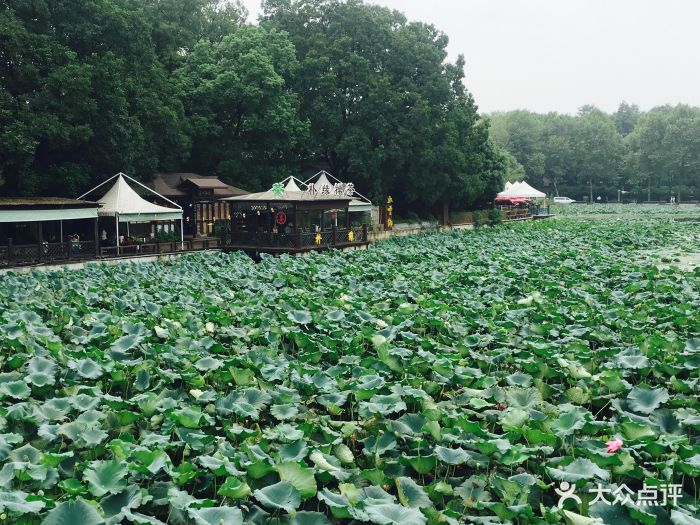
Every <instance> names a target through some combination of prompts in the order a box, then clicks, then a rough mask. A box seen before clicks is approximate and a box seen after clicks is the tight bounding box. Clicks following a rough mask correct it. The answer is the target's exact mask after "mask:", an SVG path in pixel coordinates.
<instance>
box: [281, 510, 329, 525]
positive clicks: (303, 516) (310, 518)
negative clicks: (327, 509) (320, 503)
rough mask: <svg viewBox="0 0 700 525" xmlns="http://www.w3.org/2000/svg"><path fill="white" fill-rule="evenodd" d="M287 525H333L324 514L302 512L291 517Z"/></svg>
mask: <svg viewBox="0 0 700 525" xmlns="http://www.w3.org/2000/svg"><path fill="white" fill-rule="evenodd" d="M285 525H333V522H331V520H329V519H328V518H327V517H326V516H325V515H324V514H321V513H320V512H310V511H306V510H302V511H299V512H297V513H296V515H294V516H290V517H289V521H287V522H286V524H285Z"/></svg>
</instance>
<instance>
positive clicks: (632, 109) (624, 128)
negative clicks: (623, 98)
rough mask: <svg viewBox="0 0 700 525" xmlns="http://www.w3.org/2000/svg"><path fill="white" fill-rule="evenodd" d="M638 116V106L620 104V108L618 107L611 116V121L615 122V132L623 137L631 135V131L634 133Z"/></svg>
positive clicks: (625, 103)
mask: <svg viewBox="0 0 700 525" xmlns="http://www.w3.org/2000/svg"><path fill="white" fill-rule="evenodd" d="M640 115H641V112H640V111H639V106H637V105H636V104H632V105H630V104H628V103H627V102H622V103H621V104H620V107H618V108H617V111H616V112H615V113H614V114H613V120H614V121H615V128H616V129H617V132H618V133H619V134H620V135H622V136H623V137H626V136H627V135H629V134H630V133H632V131H634V127H635V126H636V125H637V121H638V120H639V117H640Z"/></svg>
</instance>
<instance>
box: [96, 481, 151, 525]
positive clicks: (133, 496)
mask: <svg viewBox="0 0 700 525" xmlns="http://www.w3.org/2000/svg"><path fill="white" fill-rule="evenodd" d="M142 501H143V493H142V492H141V490H140V489H139V488H138V487H136V486H134V485H132V486H130V487H128V488H127V489H126V490H124V491H122V492H120V493H118V494H112V495H110V496H106V497H104V498H102V500H100V507H102V510H103V511H104V516H105V518H107V519H108V520H110V521H113V522H116V521H117V520H119V519H121V518H122V517H123V516H124V514H125V511H126V510H128V509H137V508H139V507H140V506H141V503H142Z"/></svg>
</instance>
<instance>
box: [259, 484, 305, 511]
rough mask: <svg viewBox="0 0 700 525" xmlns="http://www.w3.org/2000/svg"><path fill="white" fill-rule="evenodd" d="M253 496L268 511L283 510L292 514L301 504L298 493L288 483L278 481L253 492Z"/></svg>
mask: <svg viewBox="0 0 700 525" xmlns="http://www.w3.org/2000/svg"><path fill="white" fill-rule="evenodd" d="M253 496H254V497H255V499H257V500H258V501H259V502H260V503H262V504H263V505H264V506H265V507H267V508H268V509H284V510H285V511H287V512H288V513H293V512H294V511H296V510H297V509H298V508H299V505H300V504H301V495H300V494H299V491H298V490H297V489H296V488H295V487H294V485H292V483H290V482H289V481H280V482H278V483H275V484H274V485H268V486H267V487H264V488H262V489H258V490H256V491H255V492H253Z"/></svg>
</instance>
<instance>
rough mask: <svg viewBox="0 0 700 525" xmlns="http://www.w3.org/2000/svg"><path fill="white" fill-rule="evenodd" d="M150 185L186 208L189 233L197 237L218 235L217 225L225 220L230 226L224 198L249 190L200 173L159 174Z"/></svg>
mask: <svg viewBox="0 0 700 525" xmlns="http://www.w3.org/2000/svg"><path fill="white" fill-rule="evenodd" d="M146 185H147V186H148V187H149V188H151V189H152V190H154V191H156V192H158V193H160V194H161V195H163V196H164V197H167V198H168V199H170V200H172V201H174V202H176V203H177V204H178V205H180V206H181V207H182V210H183V214H184V223H185V234H186V235H190V236H193V237H209V236H215V235H217V233H218V232H216V231H215V229H216V226H217V225H223V224H224V223H226V226H225V227H226V228H227V227H228V221H229V220H230V217H229V215H228V206H227V205H226V204H225V203H223V202H222V201H221V199H226V198H229V197H234V196H238V195H245V194H246V193H248V192H246V191H245V190H242V189H240V188H236V187H235V186H231V185H229V184H226V183H224V182H222V181H221V180H219V179H218V178H217V177H214V176H205V175H198V174H196V173H156V175H155V176H154V178H153V180H152V181H151V182H150V183H148V184H146Z"/></svg>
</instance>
